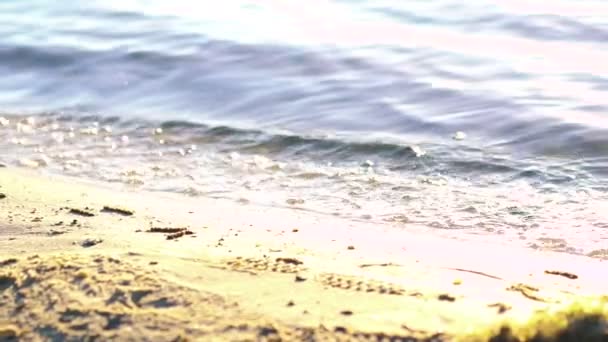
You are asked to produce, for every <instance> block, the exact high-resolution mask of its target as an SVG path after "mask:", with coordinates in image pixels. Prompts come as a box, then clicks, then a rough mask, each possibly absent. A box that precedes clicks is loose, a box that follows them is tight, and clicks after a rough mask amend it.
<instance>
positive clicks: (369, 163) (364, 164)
mask: <svg viewBox="0 0 608 342" xmlns="http://www.w3.org/2000/svg"><path fill="white" fill-rule="evenodd" d="M361 166H363V167H373V166H374V162H373V161H371V160H366V161H364V162H363V163H362V164H361Z"/></svg>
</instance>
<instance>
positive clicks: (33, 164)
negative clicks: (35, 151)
mask: <svg viewBox="0 0 608 342" xmlns="http://www.w3.org/2000/svg"><path fill="white" fill-rule="evenodd" d="M19 165H21V166H23V167H29V168H32V169H35V168H38V167H39V166H40V164H39V163H38V162H37V161H35V160H32V159H28V158H21V159H19Z"/></svg>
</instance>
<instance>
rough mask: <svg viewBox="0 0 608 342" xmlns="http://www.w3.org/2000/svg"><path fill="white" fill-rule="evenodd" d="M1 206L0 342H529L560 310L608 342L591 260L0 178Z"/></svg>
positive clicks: (284, 212) (33, 177)
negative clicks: (474, 341)
mask: <svg viewBox="0 0 608 342" xmlns="http://www.w3.org/2000/svg"><path fill="white" fill-rule="evenodd" d="M0 190H1V191H2V193H4V194H6V195H7V196H6V198H4V199H2V201H0V341H4V340H9V341H10V340H19V339H21V340H88V339H95V338H96V339H99V340H121V341H129V340H134V341H135V340H137V341H140V340H150V341H157V340H166V341H169V340H175V341H179V340H195V341H196V340H203V341H206V340H218V341H252V340H253V341H255V340H260V341H264V340H266V341H272V340H276V341H279V340H283V341H336V340H343V341H452V340H454V341H456V340H463V338H464V337H463V336H467V337H466V339H464V340H471V338H470V336H474V337H479V338H480V340H491V338H492V336H500V337H499V338H498V337H497V338H495V339H494V340H493V341H518V339H516V337H517V338H519V340H534V338H538V335H534V333H533V331H534V330H533V329H532V330H531V329H529V328H527V329H523V328H517V329H516V327H521V326H525V322H526V321H527V320H529V319H531V318H530V317H537V316H534V314H535V312H541V315H545V316H546V317H554V316H555V313H556V312H558V310H557V309H559V308H561V307H569V306H571V305H572V304H571V303H572V302H579V303H591V304H588V305H587V304H584V305H583V306H584V308H587V307H589V308H596V309H593V310H595V311H593V310H591V311H589V312H591V313H589V315H591V314H596V315H599V316H597V317H600V318H599V319H597V320H596V321H594V322H595V323H594V324H595V325H594V327H595V330H593V329H592V330H593V331H595V335H594V336H600V337H598V338H599V339H598V341H603V340H602V339H601V338H607V336H608V330H606V329H604V328H605V326H604V325H602V324H605V320H604V319H605V315H606V313H605V312H604V311H601V309H597V307H600V308H601V307H602V306H601V305H600V304H601V303H605V302H606V298H604V299H602V296H606V295H607V293H606V288H605V286H604V284H606V283H608V281H607V280H606V277H607V276H608V267H607V265H606V263H605V262H603V261H602V260H598V259H592V258H587V257H579V256H572V255H565V254H558V253H551V252H543V253H539V252H535V251H529V250H515V249H511V248H509V247H508V246H487V245H485V244H484V243H476V242H475V241H468V242H461V241H452V240H445V239H441V238H438V237H434V236H430V235H417V234H413V233H408V232H404V231H400V230H395V229H391V228H390V227H378V226H374V225H369V224H364V223H352V222H348V221H343V220H339V219H336V218H331V217H323V216H316V215H315V214H312V213H303V212H301V211H298V212H295V211H291V210H289V209H273V208H258V207H254V206H243V205H238V204H235V203H231V202H228V201H218V200H211V199H204V198H196V199H192V198H183V197H179V196H171V195H167V196H164V195H159V194H148V193H140V192H137V191H123V190H120V189H112V188H104V187H102V186H100V185H95V184H84V183H81V182H78V181H74V180H70V179H64V178H61V177H53V178H49V177H48V176H40V175H38V174H36V173H33V172H28V171H24V170H15V169H9V168H5V169H2V170H0ZM75 208H76V209H78V210H77V211H74V210H72V209H75ZM83 208H84V209H83ZM108 208H110V209H108ZM79 210H80V211H83V212H84V213H85V214H84V215H83V212H79ZM88 214H92V215H88ZM293 227H298V228H297V229H294V228H293ZM330 227H331V228H330ZM296 232H297V234H296ZM93 242H94V243H93ZM348 246H356V248H354V249H351V248H348ZM463 251H466V253H465V252H463ZM513 265H517V267H513ZM602 300H603V301H602ZM598 303H600V304H598ZM576 310H577V311H576V312H577V313H578V314H577V315H572V316H567V317H574V318H572V319H571V318H563V317H562V316H559V317H561V318H560V319H559V321H557V320H556V323H555V324H553V323H551V324H548V325H547V324H545V325H544V326H545V330H543V331H549V330H551V329H546V326H550V327H559V326H561V327H564V326H566V327H567V326H568V322H570V321H573V322H575V321H576V320H577V319H579V318H580V317H581V315H582V314H581V312H583V313H584V314H585V315H586V314H588V312H587V311H585V310H586V309H585V310H581V309H580V305H579V307H577V309H576ZM598 312H599V313H598ZM542 313H544V314H542ZM555 317H558V316H555ZM585 317H591V316H585ZM535 319H536V318H535ZM587 321H589V320H587ZM587 321H586V322H587ZM515 322H524V323H521V324H520V325H515ZM551 322H553V321H551ZM564 322H566V323H564ZM522 324H523V325H522ZM579 325H580V324H579ZM504 326H508V327H511V326H513V330H508V329H507V330H505V329H502V330H501V329H500V327H504ZM539 326H540V325H539ZM583 326H584V325H583ZM602 329H604V330H602ZM587 330H589V329H587ZM507 331H510V332H511V333H510V335H507V333H506V332H507ZM530 331H532V332H530ZM551 334H552V335H551V336H561V335H559V334H557V333H556V332H555V329H554V330H551ZM602 334H603V335H602ZM522 336H523V337H522ZM535 336H536V337H535ZM564 336H565V335H564ZM574 336H575V337H576V336H579V335H574ZM585 338H587V337H585ZM537 340H538V341H549V340H550V339H545V340H543V339H537ZM562 340H563V341H567V340H568V339H561V340H560V341H562ZM604 340H605V339H604Z"/></svg>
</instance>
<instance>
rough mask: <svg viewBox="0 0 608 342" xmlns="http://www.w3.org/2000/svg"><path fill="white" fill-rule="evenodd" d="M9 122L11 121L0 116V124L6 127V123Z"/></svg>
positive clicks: (8, 123)
mask: <svg viewBox="0 0 608 342" xmlns="http://www.w3.org/2000/svg"><path fill="white" fill-rule="evenodd" d="M10 123H11V122H10V120H9V119H7V118H4V117H2V116H0V126H2V127H7V126H8V125H10Z"/></svg>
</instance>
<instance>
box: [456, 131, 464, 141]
mask: <svg viewBox="0 0 608 342" xmlns="http://www.w3.org/2000/svg"><path fill="white" fill-rule="evenodd" d="M466 137H467V135H466V134H465V133H464V132H462V131H458V132H456V133H454V135H453V136H452V139H454V140H464V139H466Z"/></svg>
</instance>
